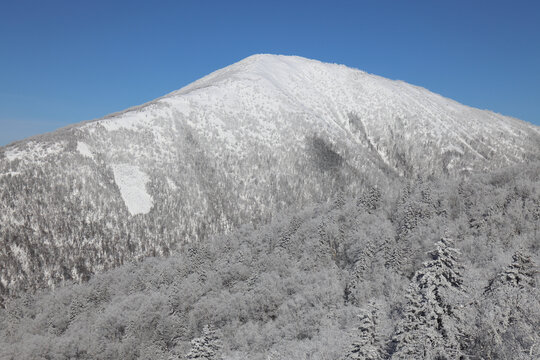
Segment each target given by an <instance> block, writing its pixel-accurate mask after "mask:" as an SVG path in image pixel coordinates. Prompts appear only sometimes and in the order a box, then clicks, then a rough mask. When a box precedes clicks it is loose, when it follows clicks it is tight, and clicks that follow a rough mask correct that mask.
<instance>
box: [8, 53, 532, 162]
mask: <svg viewBox="0 0 540 360" xmlns="http://www.w3.org/2000/svg"><path fill="white" fill-rule="evenodd" d="M351 114H353V115H356V116H357V117H358V118H359V119H361V121H362V124H363V128H364V132H365V136H364V135H362V136H360V135H359V134H358V133H355V129H353V128H351V126H350V123H349V119H350V115H351ZM84 127H86V128H88V131H89V132H92V133H96V131H98V132H97V133H96V134H99V133H100V132H101V131H103V130H105V131H106V132H116V131H124V132H125V133H128V134H129V133H130V132H133V133H134V134H133V136H136V135H137V134H141V135H143V136H144V137H145V139H148V141H152V145H153V148H154V150H155V152H156V154H157V155H159V156H160V157H163V156H165V157H167V156H172V157H174V154H173V155H171V154H172V152H171V148H176V146H178V144H177V141H178V139H179V138H182V136H181V134H180V132H181V131H184V130H188V131H193V133H194V135H196V137H197V138H200V139H204V141H205V142H206V143H208V144H214V145H212V146H210V147H208V148H207V149H206V151H208V153H209V155H213V156H216V157H220V156H223V155H224V153H228V154H232V155H235V156H239V157H242V156H243V155H242V154H246V153H249V152H251V151H252V150H253V149H255V148H256V149H261V150H260V151H264V148H271V149H272V150H273V151H275V152H276V153H277V152H289V151H299V150H301V149H302V147H303V144H304V141H303V140H304V139H305V138H307V137H309V136H313V135H314V134H325V136H327V137H328V140H329V141H330V142H332V143H338V142H341V143H343V146H344V147H345V148H353V147H354V148H357V147H358V146H359V145H360V146H364V145H366V144H365V142H366V139H367V140H369V141H370V142H371V144H372V145H373V147H372V148H373V149H375V151H376V152H377V154H376V155H377V156H378V157H379V158H380V159H381V160H382V161H383V162H385V163H386V164H387V165H388V166H389V167H394V166H395V164H394V161H393V159H392V157H393V154H394V153H395V151H396V146H395V145H396V139H401V140H402V141H403V143H406V142H411V141H420V142H421V143H422V145H423V146H431V147H430V148H429V149H428V150H426V151H424V152H423V153H421V154H420V153H417V154H411V156H416V157H422V159H420V160H421V161H424V164H427V163H430V160H429V159H428V157H429V153H430V152H436V153H441V152H442V153H444V152H445V151H449V152H450V153H451V154H453V155H452V156H454V155H455V156H458V155H457V154H463V155H465V154H471V155H472V156H473V157H474V158H476V161H479V162H483V161H486V160H487V159H486V157H485V156H484V154H496V153H501V154H502V153H505V152H506V153H511V154H519V153H523V150H524V146H526V145H525V143H524V142H520V141H511V140H510V137H506V138H505V137H504V136H502V137H501V135H500V133H501V129H502V130H504V132H505V133H507V134H514V135H515V136H518V137H520V138H526V137H527V134H530V133H538V131H539V130H538V129H537V128H535V127H534V126H532V125H528V124H526V123H524V122H521V121H519V120H516V119H512V118H508V117H505V116H501V115H498V114H494V113H491V112H488V111H482V110H477V109H473V108H470V107H467V106H464V105H462V104H459V103H457V102H455V101H453V100H450V99H447V98H444V97H443V96H441V95H438V94H434V93H432V92H430V91H428V90H426V89H424V88H422V87H419V86H414V85H410V84H407V83H405V82H403V81H395V80H390V79H385V78H382V77H379V76H376V75H372V74H368V73H366V72H364V71H361V70H357V69H352V68H348V67H346V66H343V65H336V64H327V63H322V62H319V61H316V60H309V59H305V58H301V57H297V56H281V55H265V54H261V55H254V56H250V57H248V58H246V59H244V60H242V61H240V62H238V63H236V64H233V65H231V66H228V67H226V68H223V69H220V70H217V71H215V72H213V73H212V74H209V75H208V76H206V77H204V78H202V79H200V80H198V81H195V82H194V83H192V84H190V85H188V86H186V87H184V88H182V89H180V90H177V91H174V92H172V93H170V94H168V95H165V96H163V97H161V98H159V99H156V100H154V101H152V102H150V103H147V104H144V105H141V106H138V107H135V108H131V109H128V110H126V111H124V112H121V113H117V114H113V115H111V116H109V117H107V118H105V119H102V120H98V121H95V122H91V123H88V124H87V125H85V126H84ZM516 134H518V135H516ZM148 135H150V137H147V136H148ZM129 136H131V134H130V135H129ZM428 144H430V145H428ZM290 146H295V148H294V149H292V148H290ZM77 148H78V150H79V152H80V153H81V154H83V155H85V154H86V156H88V154H89V153H91V151H87V150H86V149H85V147H84V145H83V144H81V145H79V144H78V146H77ZM125 150H126V152H129V153H130V154H131V155H133V157H134V158H141V157H144V156H146V155H145V154H146V150H145V148H141V147H140V146H138V145H137V144H131V143H130V144H127V145H126V148H125ZM6 156H8V157H9V158H16V157H17V156H19V155H18V154H17V153H16V152H12V153H9V154H6ZM504 156H505V155H500V157H501V158H504ZM361 159H362V156H357V157H355V159H354V163H350V165H352V166H355V167H357V168H362V166H363V163H362V160H361ZM117 161H118V160H117V159H114V160H113V161H112V162H113V163H114V162H117ZM351 161H353V160H351ZM419 166H420V167H421V166H422V165H419Z"/></svg>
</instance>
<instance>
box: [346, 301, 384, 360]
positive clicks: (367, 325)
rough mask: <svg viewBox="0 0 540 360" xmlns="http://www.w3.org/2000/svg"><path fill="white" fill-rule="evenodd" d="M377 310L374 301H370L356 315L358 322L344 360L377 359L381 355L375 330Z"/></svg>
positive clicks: (380, 357)
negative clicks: (353, 338)
mask: <svg viewBox="0 0 540 360" xmlns="http://www.w3.org/2000/svg"><path fill="white" fill-rule="evenodd" d="M377 312H378V308H377V306H376V304H375V303H370V304H369V306H368V308H365V309H362V312H361V313H360V314H359V315H358V317H359V319H360V324H359V325H358V330H357V333H356V337H355V340H354V341H353V343H352V345H351V347H350V349H349V350H348V351H347V354H346V355H345V357H344V360H379V359H382V356H381V346H380V345H381V344H380V338H379V336H378V331H377Z"/></svg>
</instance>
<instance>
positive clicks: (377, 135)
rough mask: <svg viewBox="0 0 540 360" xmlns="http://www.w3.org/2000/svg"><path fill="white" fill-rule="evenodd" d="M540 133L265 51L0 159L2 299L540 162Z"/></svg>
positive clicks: (7, 151) (19, 146) (421, 92)
mask: <svg viewBox="0 0 540 360" xmlns="http://www.w3.org/2000/svg"><path fill="white" fill-rule="evenodd" d="M539 149H540V130H539V129H538V128H537V127H535V126H533V125H530V124H527V123H525V122H522V121H520V120H517V119H513V118H509V117H504V116H501V115H498V114H494V113H491V112H488V111H481V110H477V109H473V108H470V107H466V106H463V105H460V104H458V103H456V102H454V101H452V100H449V99H445V98H443V97H441V96H439V95H436V94H433V93H431V92H429V91H427V90H425V89H422V88H419V87H415V86H412V85H409V84H406V83H403V82H399V81H391V80H387V79H384V78H381V77H377V76H374V75H370V74H367V73H364V72H362V71H359V70H354V69H350V68H347V67H345V66H341V65H333V64H324V63H320V62H318V61H313V60H308V59H303V58H299V57H287V56H274V55H255V56H252V57H249V58H247V59H245V60H243V61H241V62H239V63H236V64H234V65H231V66H229V67H227V68H224V69H222V70H218V71H216V72H214V73H212V74H210V75H208V76H206V77H204V78H202V79H201V80H199V81H196V82H194V83H193V84H191V85H188V86H187V87H185V88H183V89H180V90H178V91H176V92H173V93H171V94H168V95H166V96H164V97H162V98H159V99H157V100H155V101H152V102H150V103H147V104H144V105H142V106H139V107H136V108H132V109H128V110H126V111H124V112H121V113H117V114H113V115H111V116H108V117H106V118H104V119H100V120H95V121H90V122H86V123H82V124H78V125H73V126H71V127H68V128H65V129H61V130H59V131H57V132H54V133H50V134H45V135H42V136H37V137H34V138H30V139H27V140H24V141H21V142H17V143H14V144H11V145H8V146H6V147H4V148H1V149H0V199H1V203H0V206H1V212H0V226H1V230H2V236H1V238H0V241H1V242H2V246H1V247H0V263H2V264H3V265H4V266H2V269H1V270H0V292H1V294H3V295H6V294H9V293H15V292H18V291H20V290H22V289H33V288H36V287H40V286H44V285H49V286H53V285H54V284H56V283H58V282H60V281H63V280H71V279H74V280H77V281H79V280H85V279H87V278H88V277H89V276H90V275H91V274H92V273H94V272H96V271H101V270H103V269H108V268H111V267H115V266H117V265H119V264H122V263H124V262H125V261H128V260H131V259H136V258H141V257H143V256H146V255H156V254H168V252H169V251H170V249H171V248H173V247H175V246H176V245H177V244H182V243H185V242H189V241H196V240H198V239H201V238H205V237H207V236H208V235H209V234H213V233H218V232H223V231H229V230H231V229H233V228H236V227H238V226H239V225H240V224H242V223H249V222H251V223H254V224H261V223H265V222H267V221H269V220H270V219H271V217H272V215H273V214H276V213H277V212H278V211H281V210H282V209H285V208H289V207H293V208H301V207H303V206H304V205H306V204H309V203H314V202H320V201H326V200H328V199H329V198H331V197H333V196H334V195H335V194H338V193H350V194H353V195H354V194H356V193H358V192H359V191H360V190H361V189H363V188H364V187H365V185H366V184H379V185H385V184H388V183H392V182H394V181H398V179H399V178H400V177H402V176H405V177H414V176H429V175H438V174H455V175H460V174H466V173H468V172H471V171H480V170H485V169H490V168H495V167H499V166H502V165H509V164H514V163H521V162H524V161H530V160H536V159H538V158H539V157H540V152H539V151H538V150H539Z"/></svg>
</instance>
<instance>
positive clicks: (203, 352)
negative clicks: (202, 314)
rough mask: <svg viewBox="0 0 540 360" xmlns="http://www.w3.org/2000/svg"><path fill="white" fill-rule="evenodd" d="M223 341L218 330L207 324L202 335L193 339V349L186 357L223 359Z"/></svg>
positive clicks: (203, 359)
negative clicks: (217, 332) (218, 334)
mask: <svg viewBox="0 0 540 360" xmlns="http://www.w3.org/2000/svg"><path fill="white" fill-rule="evenodd" d="M220 352H221V341H220V340H219V337H218V336H217V334H216V331H215V330H214V329H212V328H211V327H209V326H208V325H205V327H204V328H203V333H202V336H201V337H199V338H195V339H193V340H191V350H190V351H189V353H188V354H187V355H186V359H199V360H217V359H221V356H220V355H219V354H220Z"/></svg>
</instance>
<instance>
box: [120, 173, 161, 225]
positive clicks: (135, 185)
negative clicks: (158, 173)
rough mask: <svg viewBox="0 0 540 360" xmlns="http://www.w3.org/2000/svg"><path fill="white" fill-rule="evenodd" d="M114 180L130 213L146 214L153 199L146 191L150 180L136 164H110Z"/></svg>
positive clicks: (150, 207)
mask: <svg viewBox="0 0 540 360" xmlns="http://www.w3.org/2000/svg"><path fill="white" fill-rule="evenodd" d="M112 169H113V173H114V181H115V182H116V185H118V188H119V189H120V194H121V195H122V199H123V200H124V203H125V204H126V207H127V209H128V211H129V213H130V214H131V215H137V214H147V213H148V212H149V211H150V209H152V206H153V203H154V202H153V199H152V196H151V195H150V194H148V192H147V191H146V184H147V183H148V181H149V180H150V179H149V178H148V175H146V174H145V173H144V172H142V171H141V170H140V169H139V168H138V167H137V166H132V165H127V164H116V165H113V166H112Z"/></svg>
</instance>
